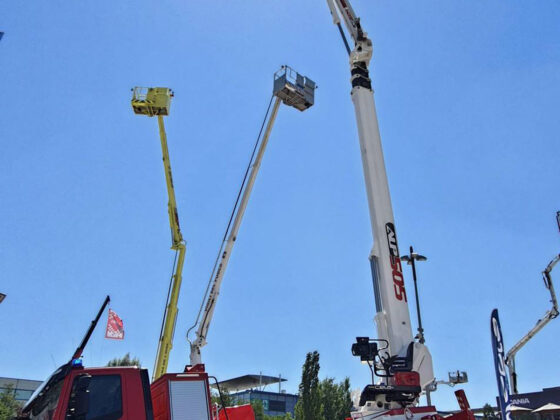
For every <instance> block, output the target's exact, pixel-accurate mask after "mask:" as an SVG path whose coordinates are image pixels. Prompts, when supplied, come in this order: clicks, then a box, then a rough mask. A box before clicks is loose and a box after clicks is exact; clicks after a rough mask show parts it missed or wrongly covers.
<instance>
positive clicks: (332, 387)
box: [319, 378, 352, 420]
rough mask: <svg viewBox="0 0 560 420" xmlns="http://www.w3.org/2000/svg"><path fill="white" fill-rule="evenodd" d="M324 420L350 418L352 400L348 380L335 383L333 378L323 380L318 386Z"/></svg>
mask: <svg viewBox="0 0 560 420" xmlns="http://www.w3.org/2000/svg"><path fill="white" fill-rule="evenodd" d="M319 389H320V391H321V404H322V407H323V416H324V420H344V419H345V418H346V417H350V411H351V410H352V398H351V397H350V379H348V378H346V379H344V381H342V382H340V383H338V384H337V383H335V382H334V379H333V378H325V379H323V380H322V381H321V382H320V384H319Z"/></svg>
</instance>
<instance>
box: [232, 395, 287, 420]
mask: <svg viewBox="0 0 560 420" xmlns="http://www.w3.org/2000/svg"><path fill="white" fill-rule="evenodd" d="M231 397H232V398H234V399H236V400H237V401H240V402H241V401H246V402H251V401H261V402H262V405H263V408H264V414H266V415H268V416H283V415H285V414H286V413H290V414H291V415H292V416H294V409H295V407H296V403H297V400H298V396H297V395H295V394H288V393H286V392H269V391H259V390H255V389H248V390H246V391H242V392H236V393H235V394H231Z"/></svg>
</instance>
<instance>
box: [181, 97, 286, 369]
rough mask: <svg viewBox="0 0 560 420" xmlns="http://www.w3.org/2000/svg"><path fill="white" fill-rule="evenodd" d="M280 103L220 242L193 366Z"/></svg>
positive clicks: (193, 348)
mask: <svg viewBox="0 0 560 420" xmlns="http://www.w3.org/2000/svg"><path fill="white" fill-rule="evenodd" d="M280 103H281V99H280V98H278V97H277V98H276V100H275V102H274V105H273V108H272V113H271V115H270V118H269V119H268V123H267V126H266V129H265V132H264V136H263V139H262V141H261V144H260V146H259V150H258V152H257V155H256V157H255V160H254V162H253V165H252V166H251V170H250V173H249V178H248V180H247V184H246V185H245V189H244V190H243V196H242V198H241V201H240V204H239V207H238V209H237V213H236V214H235V218H234V221H233V224H232V225H231V230H230V231H229V234H228V235H227V239H226V241H225V242H224V243H222V247H221V249H220V255H219V257H218V258H220V262H219V264H218V266H217V269H216V270H215V272H214V273H213V276H214V280H213V282H212V288H211V289H210V293H209V295H208V299H207V301H206V306H205V308H204V312H203V316H202V320H201V321H200V323H199V327H198V330H197V331H196V338H195V340H194V341H193V342H192V343H191V354H190V364H191V365H193V366H194V365H198V364H200V363H202V360H201V355H200V350H201V349H202V347H204V346H205V345H206V336H207V334H208V329H209V328H210V323H211V322H212V317H213V315H214V309H215V308H216V302H217V300H218V296H219V294H220V287H221V285H222V280H223V278H224V274H225V271H226V268H227V265H228V262H229V258H230V256H231V251H232V249H233V245H234V243H235V240H236V239H237V234H238V232H239V227H240V226H241V221H242V220H243V215H244V214H245V209H246V208H247V203H248V202H249V197H250V196H251V191H252V189H253V185H254V183H255V179H256V178H257V174H258V172H259V168H260V166H261V162H262V158H263V155H264V151H265V149H266V145H267V143H268V139H269V137H270V132H271V130H272V126H273V125H274V121H275V119H276V115H277V114H278V108H279V107H280Z"/></svg>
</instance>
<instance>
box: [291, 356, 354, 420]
mask: <svg viewBox="0 0 560 420" xmlns="http://www.w3.org/2000/svg"><path fill="white" fill-rule="evenodd" d="M319 369H320V365H319V353H318V352H317V351H314V352H312V353H307V356H306V358H305V363H304V365H303V369H302V375H301V383H300V385H299V400H298V402H297V404H296V409H295V415H296V418H295V420H344V419H345V418H346V417H349V416H350V411H351V410H352V398H351V396H350V380H349V379H348V378H346V379H344V381H342V382H340V383H336V382H335V380H334V378H325V379H323V380H322V381H319Z"/></svg>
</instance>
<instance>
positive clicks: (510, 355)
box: [506, 255, 560, 394]
mask: <svg viewBox="0 0 560 420" xmlns="http://www.w3.org/2000/svg"><path fill="white" fill-rule="evenodd" d="M558 261H560V255H557V256H556V257H554V259H553V260H552V261H550V263H549V264H548V265H547V266H546V268H545V270H544V271H543V273H542V274H543V280H544V284H545V286H546V288H547V289H548V291H549V292H550V301H551V302H552V308H551V309H549V310H548V311H546V313H545V314H544V316H543V317H542V318H541V319H539V320H538V321H537V324H536V325H535V326H534V327H533V328H531V330H530V331H529V332H528V333H527V334H525V335H524V336H523V337H522V338H521V340H519V341H518V342H517V343H515V345H514V346H513V347H512V348H511V349H510V350H509V351H508V352H507V354H506V364H507V366H508V369H509V379H510V383H511V385H512V387H513V393H514V394H517V393H518V391H517V372H516V370H515V355H516V354H517V352H518V351H519V350H521V348H522V347H523V346H524V345H525V344H527V343H528V342H529V340H530V339H531V338H533V337H534V336H535V335H536V334H537V333H538V332H539V331H540V330H542V329H543V328H544V327H545V325H546V324H548V323H549V322H550V321H552V320H553V319H554V318H556V317H557V316H558V300H557V299H556V293H555V292H554V285H553V284H552V278H551V276H550V272H551V271H552V269H553V268H554V266H555V265H556V264H557V263H558Z"/></svg>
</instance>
